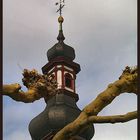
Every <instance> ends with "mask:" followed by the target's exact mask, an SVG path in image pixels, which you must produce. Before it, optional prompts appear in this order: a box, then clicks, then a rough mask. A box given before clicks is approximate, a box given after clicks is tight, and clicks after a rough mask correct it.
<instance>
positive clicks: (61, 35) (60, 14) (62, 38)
mask: <svg viewBox="0 0 140 140" xmlns="http://www.w3.org/2000/svg"><path fill="white" fill-rule="evenodd" d="M64 3H65V1H64V0H60V2H57V3H56V4H55V5H59V9H58V10H57V11H56V12H59V17H58V22H59V34H58V37H57V40H58V41H59V42H63V41H64V40H65V37H64V35H63V28H62V23H63V21H64V18H63V17H62V9H63V7H64V6H65V5H64Z"/></svg>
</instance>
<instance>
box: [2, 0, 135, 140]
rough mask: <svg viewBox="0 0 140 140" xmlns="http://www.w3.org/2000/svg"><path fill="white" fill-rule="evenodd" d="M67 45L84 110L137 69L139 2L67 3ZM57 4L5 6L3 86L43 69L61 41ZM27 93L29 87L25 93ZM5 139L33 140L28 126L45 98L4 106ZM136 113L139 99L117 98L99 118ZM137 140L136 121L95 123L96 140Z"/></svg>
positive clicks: (29, 1)
mask: <svg viewBox="0 0 140 140" xmlns="http://www.w3.org/2000/svg"><path fill="white" fill-rule="evenodd" d="M65 1H66V6H65V8H64V10H63V16H64V23H63V30H64V35H65V38H66V39H65V43H66V44H68V45H70V46H72V47H73V48H74V49H75V52H76V59H75V62H77V63H79V64H80V65H81V72H80V73H79V74H78V75H77V80H76V89H77V93H78V94H79V97H80V100H79V101H78V103H77V104H78V106H79V108H80V109H82V108H83V107H84V106H85V105H86V104H88V103H90V102H91V101H92V100H93V99H95V97H96V96H97V95H98V94H99V93H100V92H101V91H103V90H104V89H105V88H106V87H107V85H108V84H109V83H111V82H114V81H115V80H117V79H118V77H119V76H120V74H121V73H122V70H123V69H124V68H125V66H127V65H129V66H135V65H136V64H137V40H136V38H137V36H136V35H137V24H136V23H137V18H136V17H137V13H136V11H137V9H136V8H137V3H136V0H73V1H72V0H65ZM55 2H57V0H53V1H52V0H4V1H3V3H4V4H3V30H4V33H3V36H4V40H3V81H4V84H10V83H16V82H18V83H20V84H22V81H21V79H22V70H21V68H20V67H19V66H18V64H20V66H21V67H22V69H24V68H28V69H33V68H35V69H37V70H38V71H39V72H40V73H41V68H42V66H44V65H45V64H46V63H47V62H48V60H47V56H46V52H47V50H48V49H49V48H51V47H52V46H53V45H54V44H55V43H56V42H57V39H56V37H57V35H58V22H57V18H58V14H57V13H56V10H57V7H56V6H55ZM23 89H25V88H23ZM3 107H4V108H3V117H4V119H3V128H4V129H3V131H4V138H3V139H4V140H19V139H20V140H31V138H30V134H29V132H28V125H29V122H30V121H31V119H33V118H34V117H35V116H37V115H38V114H39V113H40V112H42V111H43V110H44V108H45V102H44V100H43V99H41V100H39V101H36V102H35V103H31V104H24V103H19V102H15V101H14V100H12V99H10V98H9V97H4V101H3ZM136 109H137V98H136V96H135V95H130V94H124V95H121V96H120V97H118V98H116V99H115V100H114V102H113V103H112V104H111V105H109V106H108V107H106V108H105V109H104V110H103V111H102V112H101V113H100V115H111V114H125V113H126V112H129V111H133V110H136ZM118 139H119V140H137V121H136V120H133V121H130V122H128V123H125V124H113V125H112V124H96V125H95V135H94V137H93V139H92V140H118Z"/></svg>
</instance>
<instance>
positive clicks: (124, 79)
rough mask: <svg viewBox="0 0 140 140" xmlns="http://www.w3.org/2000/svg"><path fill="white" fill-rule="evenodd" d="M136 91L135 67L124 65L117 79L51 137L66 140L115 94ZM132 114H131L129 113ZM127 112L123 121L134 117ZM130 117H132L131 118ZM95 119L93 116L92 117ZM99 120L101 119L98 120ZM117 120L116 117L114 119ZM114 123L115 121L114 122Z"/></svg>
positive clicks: (54, 139)
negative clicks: (75, 117) (73, 119)
mask: <svg viewBox="0 0 140 140" xmlns="http://www.w3.org/2000/svg"><path fill="white" fill-rule="evenodd" d="M125 92H128V93H135V94H138V93H137V68H133V69H131V68H130V67H128V66H127V67H126V68H125V70H124V71H123V73H122V75H121V76H120V77H119V80H117V81H115V82H114V83H112V84H110V85H109V86H108V87H107V89H106V90H105V91H103V92H102V93H100V94H99V95H98V96H97V97H96V99H95V100H94V101H93V102H91V103H90V104H89V105H87V106H86V107H85V108H84V109H83V110H82V112H81V114H80V115H79V116H78V118H77V119H76V120H75V121H73V122H71V123H69V124H68V125H67V126H65V127H64V128H63V129H61V130H60V131H59V132H58V133H57V134H56V135H55V136H54V138H53V140H60V139H61V140H68V139H70V138H71V137H72V136H75V135H77V134H78V133H79V132H81V131H83V130H84V129H85V128H86V127H87V126H88V125H89V124H92V123H93V122H92V121H91V122H90V121H88V119H90V118H91V117H95V116H96V117H97V114H98V113H99V112H100V111H101V110H102V109H103V108H105V107H106V106H107V105H109V104H110V103H111V102H112V101H113V100H114V99H115V98H116V97H117V96H119V95H120V94H122V93H125ZM130 114H131V115H132V116H131V115H130ZM130 114H127V116H124V117H123V119H124V120H123V121H127V120H128V118H129V117H130V120H132V119H135V118H136V117H137V115H136V114H135V113H134V114H133V113H130ZM131 117H132V119H131ZM94 119H95V118H94ZM100 121H101V120H100ZM116 121H117V119H116ZM114 123H115V122H114Z"/></svg>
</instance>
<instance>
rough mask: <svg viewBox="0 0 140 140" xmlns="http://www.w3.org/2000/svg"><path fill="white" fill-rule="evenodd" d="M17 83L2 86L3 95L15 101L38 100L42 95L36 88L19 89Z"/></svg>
mask: <svg viewBox="0 0 140 140" xmlns="http://www.w3.org/2000/svg"><path fill="white" fill-rule="evenodd" d="M20 89H21V86H20V85H19V84H11V85H4V86H3V95H6V96H9V97H11V98H12V99H14V100H15V101H22V102H24V103H31V102H34V101H36V100H39V99H40V98H41V97H42V96H41V95H40V94H38V92H37V90H36V89H29V90H28V91H27V92H23V91H21V90H20Z"/></svg>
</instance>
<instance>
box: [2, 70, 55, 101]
mask: <svg viewBox="0 0 140 140" xmlns="http://www.w3.org/2000/svg"><path fill="white" fill-rule="evenodd" d="M22 81H23V84H24V85H25V86H26V87H27V89H28V90H27V92H24V91H22V90H21V86H20V84H17V83H16V84H10V85H3V95H6V96H9V97H11V98H12V99H14V100H16V101H21V102H24V103H31V102H34V101H36V100H39V99H40V98H42V97H44V98H48V97H49V96H54V95H55V94H56V93H57V83H56V81H55V80H54V77H47V76H46V75H41V74H38V72H37V71H36V70H34V69H33V70H32V71H29V70H27V69H24V71H23V79H22Z"/></svg>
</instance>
